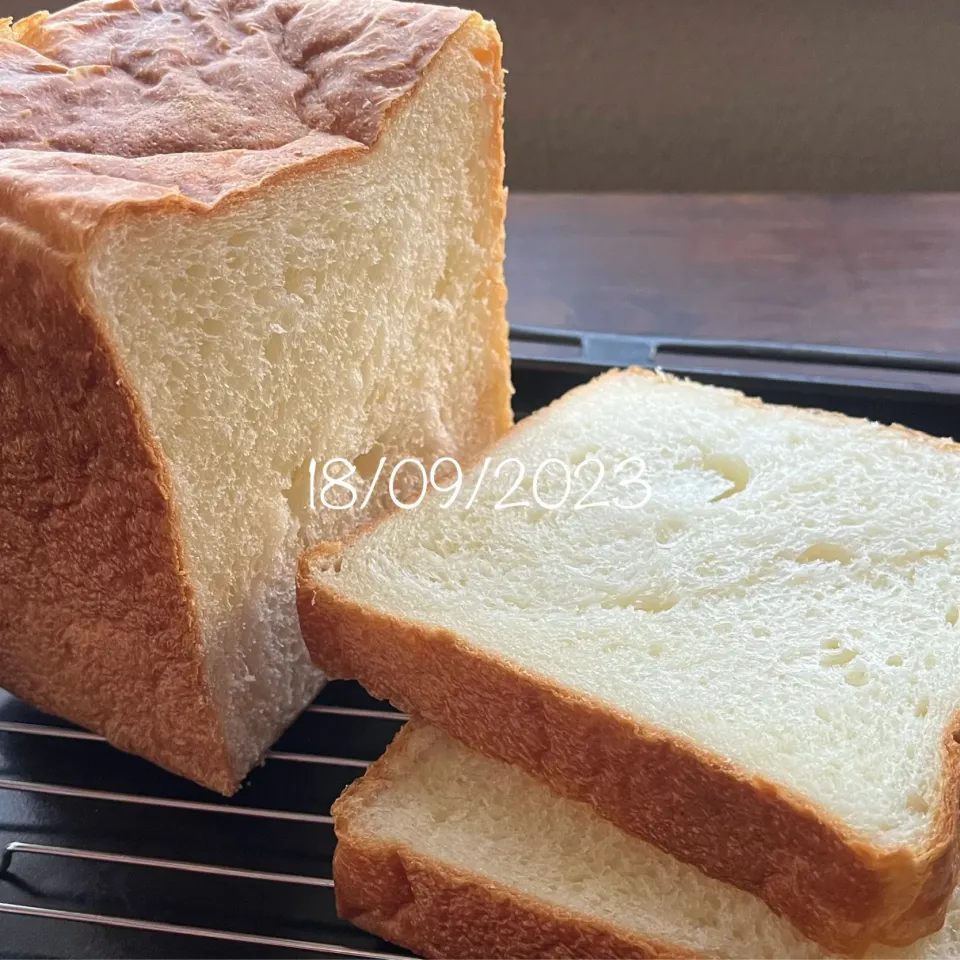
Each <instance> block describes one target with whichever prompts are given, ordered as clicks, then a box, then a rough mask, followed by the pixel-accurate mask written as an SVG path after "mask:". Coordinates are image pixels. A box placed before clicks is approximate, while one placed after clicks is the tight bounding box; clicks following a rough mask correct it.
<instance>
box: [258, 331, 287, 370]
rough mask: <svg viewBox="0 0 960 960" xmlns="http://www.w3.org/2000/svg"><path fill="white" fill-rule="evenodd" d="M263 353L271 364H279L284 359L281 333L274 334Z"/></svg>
mask: <svg viewBox="0 0 960 960" xmlns="http://www.w3.org/2000/svg"><path fill="white" fill-rule="evenodd" d="M263 352H264V354H265V355H266V357H267V360H269V361H270V363H274V364H276V363H279V362H280V361H281V360H282V359H283V337H282V336H281V335H280V334H279V333H272V334H271V335H270V338H269V339H268V340H267V342H266V344H265V345H264V348H263Z"/></svg>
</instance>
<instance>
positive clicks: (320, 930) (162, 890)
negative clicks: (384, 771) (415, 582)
mask: <svg viewBox="0 0 960 960" xmlns="http://www.w3.org/2000/svg"><path fill="white" fill-rule="evenodd" d="M405 719H406V718H405V717H404V715H403V714H401V713H397V712H396V711H394V710H393V709H392V708H390V707H389V706H387V705H385V704H381V703H379V702H377V701H374V700H371V699H370V698H369V697H367V695H366V694H365V693H364V692H363V691H362V690H361V689H360V688H359V687H358V686H357V685H356V684H347V683H334V684H331V685H330V686H329V687H327V688H326V690H324V691H323V692H322V693H321V695H320V697H319V698H318V700H317V701H316V702H315V703H314V704H313V705H312V706H311V707H309V708H308V709H307V711H306V712H305V713H304V715H303V716H302V717H301V718H300V719H299V720H298V721H297V723H296V724H295V725H294V726H293V727H292V728H291V729H290V730H289V731H288V732H287V734H285V735H284V737H283V738H282V739H281V741H280V742H279V743H278V744H277V747H276V749H274V750H272V751H271V752H270V753H269V754H268V756H267V759H266V763H265V765H264V766H263V767H262V768H260V769H258V770H256V771H254V773H253V774H252V775H251V776H250V778H249V779H248V781H247V783H246V785H245V787H244V789H243V790H241V791H240V793H239V794H238V795H237V797H235V798H231V799H223V798H220V797H218V796H217V795H215V794H213V793H210V792H209V791H205V790H203V789H202V788H200V787H197V786H195V785H193V784H190V783H187V782H186V781H183V780H181V779H180V778H177V777H174V776H172V775H169V774H166V773H164V772H163V771H161V770H157V769H156V768H154V767H151V766H150V765H149V764H146V763H145V762H144V761H141V760H140V759H138V758H136V757H132V756H128V755H126V754H122V753H120V752H118V751H116V750H114V749H113V748H112V747H110V746H109V744H107V743H106V742H105V741H104V740H103V738H102V737H99V736H97V735H96V734H92V733H88V732H87V731H85V730H79V729H77V728H75V727H73V726H70V725H69V724H66V723H64V722H62V721H60V720H57V719H55V718H52V717H48V716H45V715H43V714H41V713H39V712H38V711H35V710H33V709H31V708H30V707H28V706H26V705H25V704H23V703H20V702H19V701H17V700H15V699H14V698H13V697H9V696H7V695H6V694H3V693H0V844H2V847H0V848H2V853H0V956H4V957H14V956H16V957H23V956H74V957H84V956H91V957H92V956H97V957H102V956H167V957H199V956H224V955H226V956H242V957H247V956H250V957H252V956H307V955H317V954H322V955H325V956H335V957H350V958H357V957H372V958H376V960H380V958H394V957H401V956H406V955H407V954H405V953H404V952H403V951H401V950H398V949H397V948H395V947H392V946H390V945H388V944H385V943H383V942H381V941H379V940H377V939H376V938H374V937H371V936H368V935H367V934H365V933H363V932H362V931H359V930H357V929H355V928H354V927H352V926H350V925H349V924H347V923H345V922H344V921H341V920H339V919H337V917H336V912H335V908H334V900H333V882H332V880H331V879H330V864H331V855H332V852H333V846H334V838H333V829H332V823H331V819H330V816H329V808H330V804H331V802H332V801H333V799H335V798H336V796H337V795H338V794H339V793H340V791H341V790H342V789H343V787H344V786H346V784H347V783H349V782H350V781H351V780H353V779H354V778H355V777H357V776H359V775H361V774H362V773H363V771H364V770H365V769H366V767H367V766H368V764H369V763H370V761H371V760H373V759H374V758H375V757H376V756H378V755H379V754H380V753H381V752H382V751H383V749H384V747H385V746H386V744H387V743H388V742H389V741H390V740H391V739H392V738H393V736H394V735H395V734H396V732H397V730H398V729H399V728H400V725H401V724H402V723H403V721H404V720H405ZM331 744H336V745H337V748H338V751H337V754H336V755H330V754H326V753H320V752H316V751H315V749H314V745H326V746H327V747H328V748H329V745H331Z"/></svg>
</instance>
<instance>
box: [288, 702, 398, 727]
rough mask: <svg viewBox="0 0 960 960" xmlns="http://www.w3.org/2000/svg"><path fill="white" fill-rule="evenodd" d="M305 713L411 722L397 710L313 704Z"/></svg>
mask: <svg viewBox="0 0 960 960" xmlns="http://www.w3.org/2000/svg"><path fill="white" fill-rule="evenodd" d="M304 712H305V713H328V714H331V715H332V716H335V717H360V718H362V719H364V720H393V721H395V722H396V723H402V722H403V721H405V720H409V719H410V717H409V716H408V715H407V714H406V713H400V712H398V711H396V710H368V709H365V708H361V707H327V706H322V705H319V704H313V705H312V706H309V707H307V709H306V710H305V711H304Z"/></svg>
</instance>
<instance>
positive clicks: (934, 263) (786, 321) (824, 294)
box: [507, 194, 960, 356]
mask: <svg viewBox="0 0 960 960" xmlns="http://www.w3.org/2000/svg"><path fill="white" fill-rule="evenodd" d="M507 282H508V285H509V289H510V301H509V305H508V316H509V317H510V320H511V322H512V323H515V324H532V325H537V326H555V327H565V328H568V329H581V330H603V331H611V332H622V333H667V334H671V335H676V336H689V337H703V338H743V339H764V340H767V339H768V340H778V341H791V342H804V343H812V344H838V345H844V346H865V347H879V348H887V349H895V350H907V351H928V352H939V353H948V354H951V355H956V356H960V194H957V195H953V194H948V195H932V194H931V195H912V196H890V197H866V196H859V197H819V196H753V195H751V196H662V195H634V194H593V195H588V194H581V195H577V194H574V195H560V194H512V195H511V197H510V201H509V215H508V221H507Z"/></svg>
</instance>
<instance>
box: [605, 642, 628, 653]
mask: <svg viewBox="0 0 960 960" xmlns="http://www.w3.org/2000/svg"><path fill="white" fill-rule="evenodd" d="M625 647H626V644H625V643H621V642H620V641H619V640H609V641H607V643H605V644H604V645H603V647H602V650H603V652H604V653H616V652H617V651H618V650H623V649H624V648H625Z"/></svg>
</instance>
